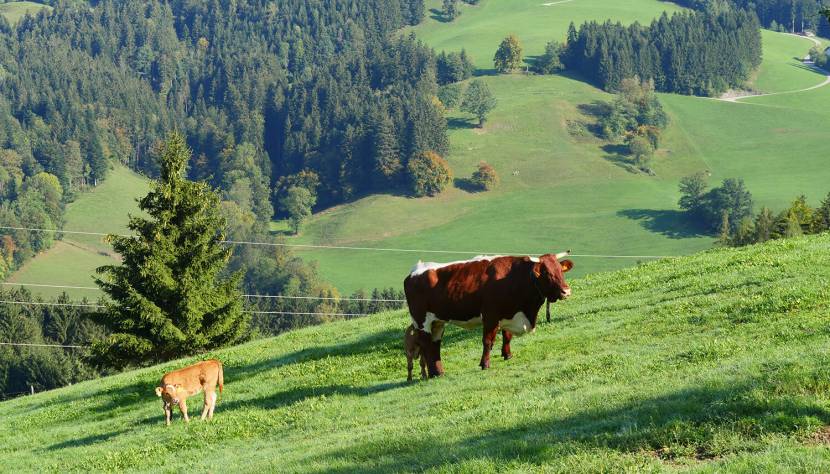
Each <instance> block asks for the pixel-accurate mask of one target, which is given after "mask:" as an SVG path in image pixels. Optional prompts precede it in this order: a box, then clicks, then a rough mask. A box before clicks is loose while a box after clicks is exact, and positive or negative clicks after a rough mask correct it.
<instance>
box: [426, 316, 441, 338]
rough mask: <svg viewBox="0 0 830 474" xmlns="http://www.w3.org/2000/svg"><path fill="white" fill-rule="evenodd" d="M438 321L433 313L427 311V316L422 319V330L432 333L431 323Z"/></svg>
mask: <svg viewBox="0 0 830 474" xmlns="http://www.w3.org/2000/svg"><path fill="white" fill-rule="evenodd" d="M435 321H438V317H437V316H435V314H434V313H429V312H427V317H426V319H424V332H425V333H427V334H432V323H434V322H435Z"/></svg>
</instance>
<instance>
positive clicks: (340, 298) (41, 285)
mask: <svg viewBox="0 0 830 474" xmlns="http://www.w3.org/2000/svg"><path fill="white" fill-rule="evenodd" d="M0 285H5V286H31V287H36V288H59V289H60V288H63V289H71V290H91V291H103V290H101V289H100V288H98V287H94V286H71V285H48V284H44V283H16V282H0ZM241 296H242V297H243V298H263V299H287V300H326V301H368V302H375V301H376V302H383V303H405V302H406V300H405V299H401V298H396V299H390V298H352V297H348V296H293V295H255V294H244V295H241Z"/></svg>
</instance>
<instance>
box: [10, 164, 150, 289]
mask: <svg viewBox="0 0 830 474" xmlns="http://www.w3.org/2000/svg"><path fill="white" fill-rule="evenodd" d="M148 183H149V182H148V181H147V179H146V178H145V177H143V176H141V175H139V174H137V173H135V172H133V171H131V170H130V169H128V168H127V167H125V166H121V165H116V166H115V167H114V168H113V169H112V170H111V171H110V174H109V176H107V179H106V180H104V182H103V183H101V184H100V185H98V187H96V188H93V189H91V190H89V191H87V192H83V193H80V194H79V195H78V197H77V199H76V200H75V201H74V202H72V203H70V204H68V205H67V206H66V214H65V216H64V218H65V224H64V226H63V228H64V230H67V231H81V232H103V233H115V234H124V233H127V222H128V215H129V214H134V215H135V214H137V213H138V212H139V210H138V205H137V203H136V199H137V198H139V197H142V196H144V195H145V194H147V190H148V189H149V184H148ZM117 258H118V256H117V254H115V252H114V251H113V250H112V247H111V246H110V245H109V244H107V243H105V242H104V238H103V237H102V236H94V235H79V234H64V237H63V239H62V240H60V241H55V246H54V247H52V248H50V249H49V250H47V251H45V252H42V253H41V254H39V255H36V256H35V258H33V259H32V260H29V261H28V262H26V264H24V265H23V267H21V268H20V269H19V270H18V271H16V272H15V273H13V274H12V275H11V276H10V277H9V279H8V282H10V283H35V284H51V285H62V286H95V282H94V280H93V277H94V275H95V269H96V268H97V267H99V266H101V265H108V264H111V263H114V262H117V260H116V259H117ZM27 288H28V289H29V290H31V291H32V292H33V293H35V294H39V295H42V296H44V297H47V298H48V297H51V296H57V295H60V294H61V293H62V292H64V291H66V292H67V294H69V295H70V297H71V298H73V299H80V298H83V297H87V298H89V299H93V300H94V299H97V298H98V297H99V296H100V295H101V293H100V292H97V291H89V290H78V289H75V290H73V289H61V288H46V287H37V286H28V287H27Z"/></svg>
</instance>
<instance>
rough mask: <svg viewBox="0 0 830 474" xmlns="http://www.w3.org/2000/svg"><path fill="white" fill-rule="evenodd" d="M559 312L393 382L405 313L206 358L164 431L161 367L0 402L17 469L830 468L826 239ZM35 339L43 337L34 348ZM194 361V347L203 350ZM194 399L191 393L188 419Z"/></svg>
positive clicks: (714, 263)
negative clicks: (486, 352)
mask: <svg viewBox="0 0 830 474" xmlns="http://www.w3.org/2000/svg"><path fill="white" fill-rule="evenodd" d="M571 283H572V287H573V290H574V296H573V297H572V298H571V299H570V300H568V301H567V302H560V303H557V304H556V305H555V309H554V318H555V319H554V322H553V323H552V324H550V325H546V324H544V323H543V324H541V325H540V327H539V330H538V331H537V332H536V334H535V335H532V336H527V337H524V338H520V339H516V340H514V343H513V348H514V352H515V357H514V358H513V359H512V360H510V361H507V362H504V361H501V360H500V359H499V360H494V364H493V368H492V369H490V370H489V371H487V372H482V371H481V370H479V369H478V366H477V364H478V359H479V356H480V351H481V346H480V340H481V335H480V333H479V332H478V331H462V330H460V329H457V328H452V329H450V330H448V333H447V338H446V340H445V344H444V361H445V364H446V368H447V371H448V375H447V376H446V377H444V378H442V379H439V380H432V381H429V382H422V383H413V384H407V383H405V382H404V380H405V360H404V357H403V354H402V349H401V335H402V331H403V328H404V327H405V326H406V325H407V324H408V316H407V314H406V313H405V312H395V313H388V314H381V315H376V316H372V317H368V318H365V319H359V320H354V321H348V322H340V323H333V324H328V325H325V326H320V327H316V328H307V329H304V330H300V331H296V332H291V333H287V334H284V335H281V336H279V337H276V338H272V339H266V340H261V341H256V342H252V343H249V344H246V345H243V346H239V347H235V348H232V349H228V350H223V351H218V352H216V353H214V354H209V356H216V357H219V358H221V359H222V360H223V361H224V362H225V367H226V368H225V377H226V380H227V384H226V386H225V394H224V397H223V399H222V400H221V401H220V402H219V404H218V407H217V411H216V418H215V419H214V420H213V421H212V422H210V423H207V422H204V423H203V422H200V421H198V420H197V421H193V422H191V423H190V425H189V426H186V425H185V424H184V423H182V422H181V421H180V419H178V418H176V419H175V420H174V421H175V423H174V425H173V426H172V427H170V428H167V427H165V426H164V423H163V419H162V410H161V406H160V402H159V401H158V400H157V399H156V398H155V395H154V394H153V387H154V386H155V384H156V383H157V381H158V379H159V378H160V376H161V375H162V373H163V372H165V371H166V370H169V369H171V368H173V367H177V366H180V365H183V364H185V363H187V362H190V361H189V360H188V361H180V362H176V363H170V364H166V365H164V366H158V367H152V368H148V369H143V370H139V371H135V372H129V373H125V374H122V375H118V376H114V377H108V378H105V379H101V380H96V381H90V382H85V383H81V384H77V385H75V386H72V387H67V388H64V389H60V390H55V391H52V392H48V393H42V394H38V395H35V396H29V397H24V398H19V399H16V400H11V401H7V402H2V403H0V419H2V420H3V421H4V423H5V424H6V425H7V426H21V427H26V431H25V435H24V434H22V433H21V432H20V431H19V430H0V457H2V458H3V459H4V460H5V462H6V463H7V465H13V466H15V468H16V469H17V470H20V471H44V470H60V471H62V472H63V471H102V470H109V471H112V470H117V471H131V470H159V471H162V470H163V471H180V470H187V471H225V470H228V469H231V466H233V469H234V470H238V471H244V472H262V471H282V472H344V473H345V472H354V471H363V472H377V473H380V472H392V471H423V470H430V471H431V472H495V471H503V470H508V471H523V472H537V471H545V472H552V471H561V472H573V471H575V470H578V471H606V472H608V471H616V472H618V471H620V470H621V469H622V468H623V467H627V468H629V469H632V470H635V469H636V470H639V471H642V470H647V471H673V470H678V469H682V470H686V469H688V470H693V471H703V472H724V471H745V472H769V471H781V470H784V469H782V467H783V466H787V467H788V468H789V469H791V470H796V471H804V472H820V471H827V469H828V468H830V450H828V447H827V442H828V440H830V428H828V427H827V425H828V423H830V411H829V410H828V407H830V372H828V371H827V366H828V364H830V352H828V350H830V347H829V346H828V338H827V332H828V330H827V319H826V315H827V311H828V302H830V289H829V288H830V235H824V236H819V237H810V238H803V239H797V240H789V241H778V242H774V243H770V244H766V245H760V246H754V247H750V248H746V249H741V250H734V249H726V250H715V251H709V252H705V253H702V254H698V255H694V256H691V257H685V258H682V259H678V260H666V261H659V262H654V263H650V264H647V265H643V266H640V267H636V268H629V269H626V270H622V271H618V272H614V273H605V274H597V275H593V276H590V277H587V278H583V279H578V280H573V281H571ZM39 350H45V349H39ZM206 357H207V355H206ZM200 410H201V404H200V403H195V402H193V403H191V413H198V412H199V411H200Z"/></svg>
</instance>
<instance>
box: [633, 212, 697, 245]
mask: <svg viewBox="0 0 830 474" xmlns="http://www.w3.org/2000/svg"><path fill="white" fill-rule="evenodd" d="M617 215H618V216H621V217H626V218H628V219H631V220H635V221H638V222H639V223H640V225H641V226H643V227H644V228H645V229H646V230H649V231H651V232H654V233H657V234H661V235H664V236H666V237H669V238H671V239H685V238H689V237H704V236H708V235H709V233H708V232H707V230H706V229H705V228H704V227H703V226H700V225H699V224H697V223H695V222H692V221H691V220H689V218H688V217H687V216H686V213H684V212H683V211H678V210H674V209H623V210H621V211H618V212H617Z"/></svg>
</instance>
